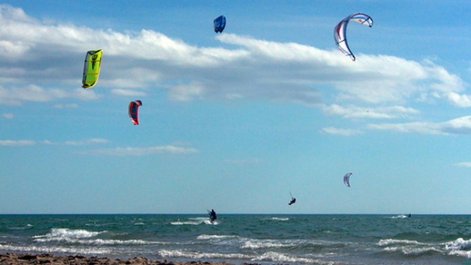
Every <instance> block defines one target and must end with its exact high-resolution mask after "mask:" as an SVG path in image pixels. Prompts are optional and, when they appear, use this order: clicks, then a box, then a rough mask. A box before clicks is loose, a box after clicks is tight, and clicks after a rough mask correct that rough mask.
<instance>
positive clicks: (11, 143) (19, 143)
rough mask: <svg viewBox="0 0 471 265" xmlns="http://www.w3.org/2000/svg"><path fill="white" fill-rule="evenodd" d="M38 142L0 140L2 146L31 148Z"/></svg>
mask: <svg viewBox="0 0 471 265" xmlns="http://www.w3.org/2000/svg"><path fill="white" fill-rule="evenodd" d="M35 144H36V142H35V141H32V140H0V146H31V145H35Z"/></svg>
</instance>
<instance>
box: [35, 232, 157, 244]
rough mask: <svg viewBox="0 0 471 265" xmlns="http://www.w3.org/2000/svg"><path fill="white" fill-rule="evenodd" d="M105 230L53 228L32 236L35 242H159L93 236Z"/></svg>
mask: <svg viewBox="0 0 471 265" xmlns="http://www.w3.org/2000/svg"><path fill="white" fill-rule="evenodd" d="M106 232H107V231H99V232H96V231H87V230H83V229H67V228H53V229H51V232H50V233H47V234H45V235H39V236H33V239H34V241H35V242H39V243H47V242H65V243H69V244H82V245H99V246H101V245H146V244H160V243H161V242H156V241H145V240H138V239H130V240H116V239H100V238H94V237H96V236H98V235H100V234H103V233H106Z"/></svg>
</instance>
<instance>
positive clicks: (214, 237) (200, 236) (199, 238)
mask: <svg viewBox="0 0 471 265" xmlns="http://www.w3.org/2000/svg"><path fill="white" fill-rule="evenodd" d="M237 237H238V236H232V235H205V234H203V235H199V236H197V237H196V239H197V240H211V239H227V238H237Z"/></svg>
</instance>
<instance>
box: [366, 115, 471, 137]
mask: <svg viewBox="0 0 471 265" xmlns="http://www.w3.org/2000/svg"><path fill="white" fill-rule="evenodd" d="M368 128H370V129H375V130H388V131H397V132H402V133H419V134H441V135H445V134H471V116H464V117H460V118H456V119H452V120H449V121H445V122H436V123H434V122H408V123H383V124H370V125H368Z"/></svg>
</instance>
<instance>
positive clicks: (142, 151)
mask: <svg viewBox="0 0 471 265" xmlns="http://www.w3.org/2000/svg"><path fill="white" fill-rule="evenodd" d="M197 152H198V150H196V149H195V148H192V147H184V146H176V145H163V146H149V147H115V148H104V149H96V150H92V151H90V152H88V154H93V155H106V156H144V155H156V154H173V155H185V154H193V153H197Z"/></svg>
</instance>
